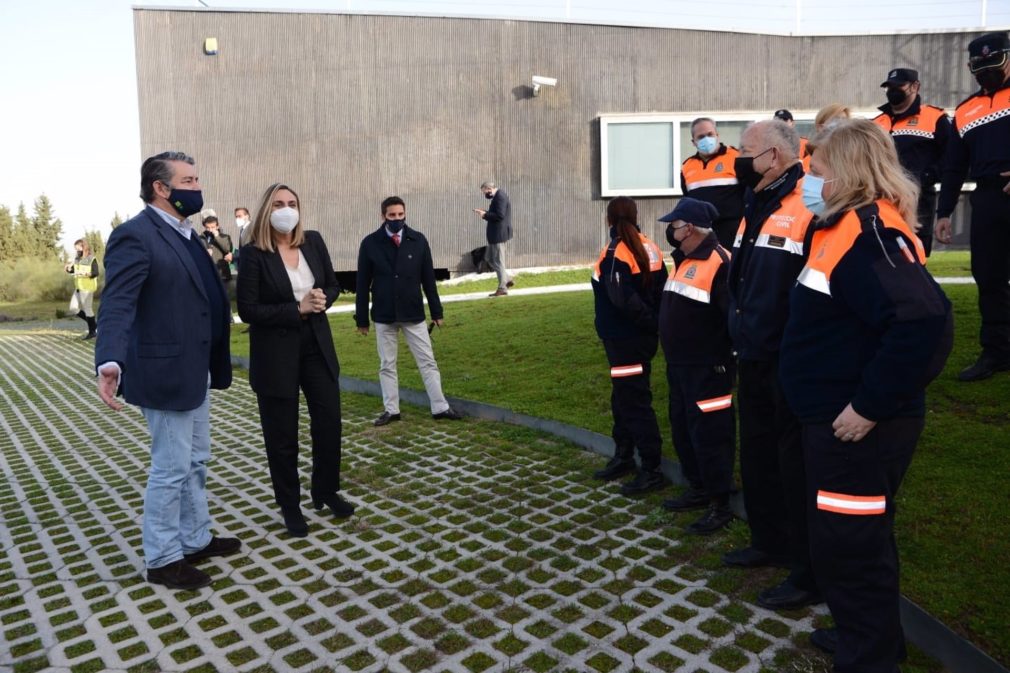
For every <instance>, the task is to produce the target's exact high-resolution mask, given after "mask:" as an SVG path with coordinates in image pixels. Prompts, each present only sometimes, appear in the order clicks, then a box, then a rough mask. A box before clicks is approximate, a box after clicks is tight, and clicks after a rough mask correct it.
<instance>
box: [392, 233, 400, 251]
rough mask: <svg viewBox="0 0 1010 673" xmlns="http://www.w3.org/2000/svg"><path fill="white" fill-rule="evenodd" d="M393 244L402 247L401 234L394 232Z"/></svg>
mask: <svg viewBox="0 0 1010 673" xmlns="http://www.w3.org/2000/svg"><path fill="white" fill-rule="evenodd" d="M393 244H394V245H395V246H396V247H398V248H399V247H400V235H399V234H393Z"/></svg>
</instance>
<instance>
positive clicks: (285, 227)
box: [270, 206, 298, 234]
mask: <svg viewBox="0 0 1010 673" xmlns="http://www.w3.org/2000/svg"><path fill="white" fill-rule="evenodd" d="M297 225H298V211H297V210H295V209H294V208H291V207H289V206H285V207H284V208H278V209H277V210H275V211H274V212H272V213H270V226H271V227H273V228H274V229H276V230H277V231H278V232H279V233H282V234H290V233H291V232H292V231H294V229H295V227H296V226H297Z"/></svg>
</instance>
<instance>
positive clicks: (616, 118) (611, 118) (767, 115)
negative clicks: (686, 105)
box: [599, 109, 880, 197]
mask: <svg viewBox="0 0 1010 673" xmlns="http://www.w3.org/2000/svg"><path fill="white" fill-rule="evenodd" d="M791 112H792V114H793V119H795V120H796V121H803V122H812V121H813V120H814V117H815V116H816V115H817V110H793V111H791ZM774 114H775V111H774V110H758V111H753V110H746V111H731V112H664V113H655V112H650V113H610V114H601V115H599V120H600V195H601V196H603V197H614V196H683V195H684V193H683V192H682V191H681V189H680V164H681V161H680V158H679V157H680V155H681V142H680V136H681V127H682V125H685V124H686V125H688V126H689V125H690V124H691V122H692V121H694V120H695V119H697V118H698V117H708V118H709V119H712V120H713V121H715V123H716V125H717V126H718V125H719V124H720V123H722V122H754V121H760V120H762V119H772V117H773V116H774ZM878 114H880V112H879V111H878V110H875V109H860V110H853V111H852V116H853V117H865V118H867V119H872V118H873V117H876V116H877V115H878ZM655 123H669V124H671V125H672V126H673V154H674V155H673V156H672V157H670V161H671V162H673V163H674V174H675V175H676V176H677V177H676V179H675V180H674V182H675V184H674V186H673V187H672V188H661V187H655V188H653V187H646V188H641V189H610V187H608V185H609V184H610V168H609V166H608V164H607V157H608V156H609V147H608V145H609V141H608V135H609V134H608V130H609V127H610V125H611V124H655Z"/></svg>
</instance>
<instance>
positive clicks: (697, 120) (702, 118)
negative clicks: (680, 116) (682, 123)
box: [691, 117, 718, 138]
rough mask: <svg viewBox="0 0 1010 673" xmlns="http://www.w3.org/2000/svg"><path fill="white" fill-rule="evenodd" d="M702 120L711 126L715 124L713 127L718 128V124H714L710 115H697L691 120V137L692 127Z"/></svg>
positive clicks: (692, 133)
mask: <svg viewBox="0 0 1010 673" xmlns="http://www.w3.org/2000/svg"><path fill="white" fill-rule="evenodd" d="M704 122H708V123H709V124H711V125H712V126H715V127H717V128H718V124H716V123H715V120H714V119H712V118H711V117H698V118H697V119H695V120H694V121H693V122H691V137H692V138H694V127H695V126H697V125H698V124H702V123H704Z"/></svg>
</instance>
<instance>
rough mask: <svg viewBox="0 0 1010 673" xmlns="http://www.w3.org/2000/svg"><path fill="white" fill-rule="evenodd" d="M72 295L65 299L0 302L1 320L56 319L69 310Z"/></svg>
mask: <svg viewBox="0 0 1010 673" xmlns="http://www.w3.org/2000/svg"><path fill="white" fill-rule="evenodd" d="M69 304H70V296H69V295H67V298H66V300H65V301H63V300H61V301H29V302H23V303H11V302H0V321H4V320H15V321H19V322H20V321H23V320H32V321H36V320H56V319H57V318H59V317H61V316H60V313H65V312H66V311H67V306H68V305H69Z"/></svg>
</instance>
